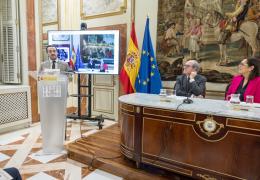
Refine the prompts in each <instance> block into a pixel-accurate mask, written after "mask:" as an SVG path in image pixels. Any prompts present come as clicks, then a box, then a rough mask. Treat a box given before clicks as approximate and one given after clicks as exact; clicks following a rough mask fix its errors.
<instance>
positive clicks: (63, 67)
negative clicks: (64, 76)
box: [40, 45, 71, 72]
mask: <svg viewBox="0 0 260 180" xmlns="http://www.w3.org/2000/svg"><path fill="white" fill-rule="evenodd" d="M46 52H47V54H48V57H49V58H48V60H47V61H44V62H43V63H41V66H40V72H42V71H44V69H60V72H69V71H71V69H70V68H69V65H68V63H66V62H64V61H61V60H59V59H58V56H57V55H58V52H57V48H56V47H55V46H54V45H48V46H47V47H46Z"/></svg>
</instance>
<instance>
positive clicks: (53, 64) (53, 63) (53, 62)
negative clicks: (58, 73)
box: [52, 61, 56, 69]
mask: <svg viewBox="0 0 260 180" xmlns="http://www.w3.org/2000/svg"><path fill="white" fill-rule="evenodd" d="M55 62H56V61H52V69H55Z"/></svg>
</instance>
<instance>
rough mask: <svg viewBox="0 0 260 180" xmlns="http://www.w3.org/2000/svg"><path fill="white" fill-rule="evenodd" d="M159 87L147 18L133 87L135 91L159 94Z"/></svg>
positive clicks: (160, 85) (160, 84)
mask: <svg viewBox="0 0 260 180" xmlns="http://www.w3.org/2000/svg"><path fill="white" fill-rule="evenodd" d="M161 87H162V82H161V76H160V73H159V70H158V66H157V61H156V58H155V56H154V51H153V44H152V40H151V35H150V30H149V18H147V20H146V26H145V32H144V40H143V47H142V52H141V66H140V69H139V73H138V76H137V79H136V81H135V88H136V92H142V93H149V94H159V93H160V89H161Z"/></svg>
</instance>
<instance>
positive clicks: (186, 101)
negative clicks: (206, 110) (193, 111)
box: [183, 78, 193, 104]
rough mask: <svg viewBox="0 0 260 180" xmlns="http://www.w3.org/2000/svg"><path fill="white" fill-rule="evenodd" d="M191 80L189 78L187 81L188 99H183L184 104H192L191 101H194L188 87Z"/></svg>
mask: <svg viewBox="0 0 260 180" xmlns="http://www.w3.org/2000/svg"><path fill="white" fill-rule="evenodd" d="M189 81H190V78H188V79H187V82H186V99H184V100H183V103H184V104H191V103H193V101H192V100H191V99H190V97H189V89H188V86H189Z"/></svg>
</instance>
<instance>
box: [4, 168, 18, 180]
mask: <svg viewBox="0 0 260 180" xmlns="http://www.w3.org/2000/svg"><path fill="white" fill-rule="evenodd" d="M4 171H5V172H7V173H8V174H10V176H12V177H13V179H14V180H22V177H21V175H20V173H19V171H18V169H16V168H6V169H4Z"/></svg>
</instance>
